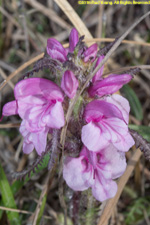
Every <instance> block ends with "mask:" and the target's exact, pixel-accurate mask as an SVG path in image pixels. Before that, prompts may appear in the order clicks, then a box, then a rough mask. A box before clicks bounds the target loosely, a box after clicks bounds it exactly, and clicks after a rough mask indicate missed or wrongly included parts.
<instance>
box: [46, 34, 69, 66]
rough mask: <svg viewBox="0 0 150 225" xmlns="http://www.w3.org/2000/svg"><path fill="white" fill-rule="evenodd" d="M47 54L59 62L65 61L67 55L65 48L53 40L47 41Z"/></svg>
mask: <svg viewBox="0 0 150 225" xmlns="http://www.w3.org/2000/svg"><path fill="white" fill-rule="evenodd" d="M47 53H48V54H49V55H50V56H51V57H52V58H53V59H57V60H59V61H60V62H64V61H66V60H67V53H66V50H65V48H64V47H63V46H62V45H61V44H60V42H59V41H57V40H56V39H54V38H49V39H48V40H47Z"/></svg>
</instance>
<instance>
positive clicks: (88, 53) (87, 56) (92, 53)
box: [84, 44, 97, 63]
mask: <svg viewBox="0 0 150 225" xmlns="http://www.w3.org/2000/svg"><path fill="white" fill-rule="evenodd" d="M96 54H97V44H93V45H91V46H90V47H89V48H88V49H86V50H85V52H84V62H85V63H86V62H88V61H89V60H91V62H93V61H94V60H95V58H96Z"/></svg>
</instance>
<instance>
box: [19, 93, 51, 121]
mask: <svg viewBox="0 0 150 225" xmlns="http://www.w3.org/2000/svg"><path fill="white" fill-rule="evenodd" d="M17 102H18V113H19V115H20V117H21V118H22V119H29V120H33V119H35V118H37V116H38V115H41V113H42V111H43V108H44V105H45V104H46V103H47V100H46V99H44V98H42V97H40V96H33V95H31V96H27V97H22V98H19V100H18V101H17Z"/></svg>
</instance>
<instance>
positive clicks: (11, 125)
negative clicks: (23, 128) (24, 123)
mask: <svg viewBox="0 0 150 225" xmlns="http://www.w3.org/2000/svg"><path fill="white" fill-rule="evenodd" d="M15 127H20V123H6V124H0V129H2V128H15Z"/></svg>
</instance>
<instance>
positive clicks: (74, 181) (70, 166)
mask: <svg viewBox="0 0 150 225" xmlns="http://www.w3.org/2000/svg"><path fill="white" fill-rule="evenodd" d="M83 160H84V156H80V157H79V158H71V157H67V158H66V160H65V162H64V168H63V177H64V179H65V181H66V183H67V184H68V186H69V187H70V188H72V189H73V190H75V191H84V190H86V189H88V188H89V187H90V185H89V183H88V180H89V179H91V178H92V177H91V171H89V172H88V171H86V166H85V164H84V161H83ZM85 173H86V178H85V177H84V175H85Z"/></svg>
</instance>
